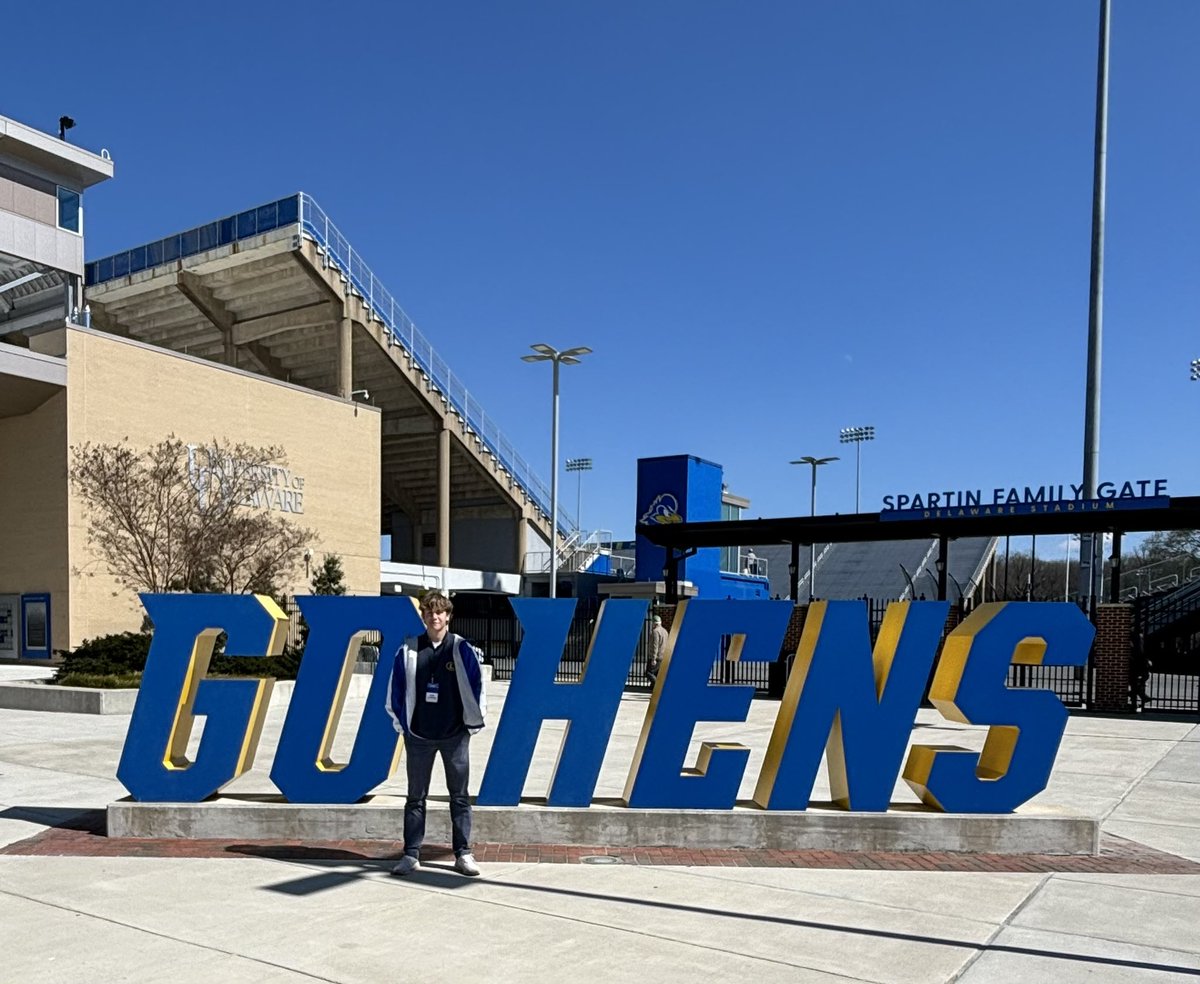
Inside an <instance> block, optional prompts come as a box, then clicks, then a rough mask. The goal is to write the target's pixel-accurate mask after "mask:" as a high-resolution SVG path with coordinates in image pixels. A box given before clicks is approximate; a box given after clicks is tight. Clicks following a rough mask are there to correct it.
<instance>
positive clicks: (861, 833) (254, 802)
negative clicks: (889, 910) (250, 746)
mask: <svg viewBox="0 0 1200 984" xmlns="http://www.w3.org/2000/svg"><path fill="white" fill-rule="evenodd" d="M427 824H428V828H427V836H426V840H427V841H428V842H429V843H433V844H447V843H449V842H450V814H449V807H448V805H447V804H446V803H445V802H444V801H443V802H434V801H432V800H431V801H430V802H429V803H428V809H427ZM403 829H404V801H403V797H396V796H375V797H371V798H369V799H367V800H366V801H365V802H363V803H358V804H354V805H349V806H346V805H340V806H339V805H307V804H297V803H284V802H282V801H279V800H275V801H271V800H269V799H267V798H265V797H254V798H248V797H232V796H228V797H219V798H217V799H215V800H211V801H209V802H206V803H135V802H133V801H132V800H121V801H119V802H116V803H112V804H110V805H109V807H108V835H109V836H110V837H150V838H185V839H201V838H205V839H207V838H215V839H238V840H246V841H255V840H270V841H277V840H278V841H282V840H301V841H331V840H399V839H402V836H403V835H402V831H403ZM474 839H475V840H476V841H477V842H479V843H481V844H571V845H578V846H587V847H593V846H594V847H612V848H632V847H660V846H669V847H677V848H687V849H711V850H720V849H735V848H743V849H755V850H825V851H922V852H928V851H939V852H940V851H953V852H970V853H981V854H1096V853H1098V852H1099V844H1100V821H1099V820H1096V819H1093V818H1090V817H1082V816H1071V815H1066V814H1063V813H1058V812H1056V813H1049V812H1044V811H1038V810H1037V809H1036V808H1031V807H1023V808H1022V810H1021V812H1018V813H1014V814H1010V815H994V814H990V815H973V814H944V813H935V812H932V811H929V810H925V809H924V808H922V807H917V806H901V807H895V808H893V809H892V810H890V811H888V812H887V813H847V812H845V811H842V810H838V809H834V808H832V807H830V806H828V805H825V806H813V807H810V808H809V809H808V810H807V811H804V812H776V811H768V810H761V809H758V808H757V807H756V806H753V805H739V806H738V807H736V808H735V809H733V810H728V811H717V810H630V809H626V808H624V807H621V806H619V805H617V804H615V803H613V802H612V801H597V802H596V803H594V804H593V805H592V807H591V808H589V809H568V808H561V807H547V806H542V805H538V804H537V803H536V802H526V803H523V804H522V805H521V806H518V807H495V806H477V807H475V810H474Z"/></svg>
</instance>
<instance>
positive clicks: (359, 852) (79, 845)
mask: <svg viewBox="0 0 1200 984" xmlns="http://www.w3.org/2000/svg"><path fill="white" fill-rule="evenodd" d="M104 822H105V821H104V811H103V810H92V811H89V812H87V813H84V814H81V815H80V816H78V817H76V818H75V819H74V820H73V821H70V822H69V823H66V824H64V825H63V826H60V827H51V828H49V829H47V830H46V831H44V832H43V833H40V834H37V835H36V836H34V837H30V838H28V839H26V840H23V841H17V842H16V843H14V844H10V845H9V846H7V847H5V848H0V854H10V855H14V854H19V855H40V856H43V857H46V856H63V857H119V858H125V857H143V858H145V857H152V858H236V857H259V858H283V859H288V860H307V861H349V862H361V861H378V862H386V861H392V860H395V859H396V858H398V857H399V856H400V855H401V853H402V851H401V847H402V845H401V843H400V842H398V841H362V840H356V841H317V842H308V843H302V842H300V841H237V840H181V839H165V838H164V839H158V838H154V839H151V838H145V839H143V838H132V837H126V838H121V837H107V836H105V833H104ZM422 855H423V860H427V861H435V862H436V861H438V860H445V861H447V862H449V861H452V860H453V854H452V852H451V851H450V849H449V848H448V847H445V846H439V845H429V844H427V845H425V849H424V851H423V852H422ZM475 856H476V857H477V858H478V859H479V861H480V862H520V863H526V864H528V863H532V864H580V863H592V864H617V863H620V864H645V865H698V866H719V867H740V868H843V869H844V868H859V869H868V870H869V869H874V870H877V871H1029V872H1053V871H1076V872H1092V873H1108V874H1160V875H1184V874H1187V875H1200V864H1198V863H1196V862H1194V861H1188V860H1187V859H1185V858H1180V857H1177V856H1176V855H1174V854H1166V853H1164V852H1162V851H1156V850H1154V849H1153V848H1149V847H1146V846H1145V845H1144V844H1138V843H1136V842H1135V841H1129V840H1124V839H1122V838H1120V837H1111V836H1105V837H1103V838H1102V839H1101V845H1100V854H1099V855H1096V856H1080V855H1057V854H955V853H948V852H939V853H924V854H919V853H906V852H900V851H759V850H720V851H713V850H687V849H684V848H671V847H646V848H609V847H594V846H593V847H589V846H586V845H581V846H575V845H572V846H562V845H554V844H477V845H476V846H475Z"/></svg>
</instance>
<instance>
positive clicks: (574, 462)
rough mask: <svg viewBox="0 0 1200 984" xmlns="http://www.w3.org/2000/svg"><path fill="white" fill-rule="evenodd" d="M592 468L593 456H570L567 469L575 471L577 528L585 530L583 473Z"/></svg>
mask: <svg viewBox="0 0 1200 984" xmlns="http://www.w3.org/2000/svg"><path fill="white" fill-rule="evenodd" d="M591 470H592V459H591V458H568V459H567V471H568V472H575V528H576V529H577V530H579V532H580V533H582V532H583V475H582V474H581V473H582V472H585V471H591Z"/></svg>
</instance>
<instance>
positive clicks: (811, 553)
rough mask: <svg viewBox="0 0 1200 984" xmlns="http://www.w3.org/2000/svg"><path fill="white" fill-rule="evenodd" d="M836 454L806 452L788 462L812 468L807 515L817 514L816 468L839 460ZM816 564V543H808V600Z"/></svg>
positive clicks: (811, 593)
mask: <svg viewBox="0 0 1200 984" xmlns="http://www.w3.org/2000/svg"><path fill="white" fill-rule="evenodd" d="M840 460H841V459H840V458H838V456H837V455H831V456H830V457H828V458H814V457H813V456H812V455H811V454H806V455H805V456H804V457H803V458H798V459H797V460H795V461H793V462H790V464H793V465H808V466H809V467H811V468H812V493H811V495H810V497H809V500H808V515H809V516H810V517H811V516H815V515H816V514H817V469H818V468H819V467H820V466H821V465H827V464H829V463H830V462H831V461H840ZM816 566H817V545H816V544H815V543H810V544H809V545H808V600H809V601H810V602H811V601H812V600H813V574H814V570H815V568H816Z"/></svg>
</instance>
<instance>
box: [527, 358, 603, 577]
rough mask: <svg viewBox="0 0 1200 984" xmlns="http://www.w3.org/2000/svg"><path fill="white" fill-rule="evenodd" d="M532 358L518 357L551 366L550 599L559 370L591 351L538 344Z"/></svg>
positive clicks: (555, 563) (555, 552)
mask: <svg viewBox="0 0 1200 984" xmlns="http://www.w3.org/2000/svg"><path fill="white" fill-rule="evenodd" d="M529 347H530V348H531V349H533V351H534V352H535V353H536V354H535V355H523V356H521V361H522V362H550V363H552V364H553V365H554V404H553V408H554V409H553V413H552V416H551V418H550V597H551V598H554V597H557V589H558V367H559V366H560V365H564V366H577V365H579V357H580V356H582V355H588V354H589V353H590V352H591V351H592V350H591V349H590V348H588V347H587V346H586V345H578V346H576V347H575V348H569V349H564V350H563V351H562V352H560V351H558V349H556V348H553V347H551V346H549V345H547V344H546V343H545V342H538V343H537V344H536V345H530V346H529Z"/></svg>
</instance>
